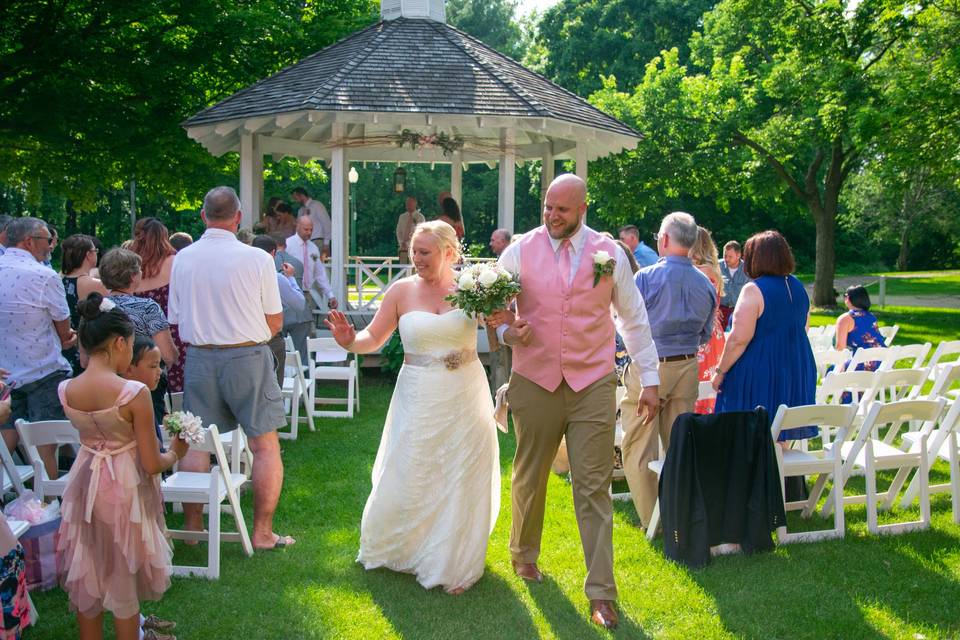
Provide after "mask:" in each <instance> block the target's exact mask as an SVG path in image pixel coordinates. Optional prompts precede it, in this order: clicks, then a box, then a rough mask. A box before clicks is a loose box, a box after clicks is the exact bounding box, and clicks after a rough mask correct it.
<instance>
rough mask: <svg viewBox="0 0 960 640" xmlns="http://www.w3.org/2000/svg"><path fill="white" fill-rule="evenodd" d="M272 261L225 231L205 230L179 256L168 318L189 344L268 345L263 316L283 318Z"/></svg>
mask: <svg viewBox="0 0 960 640" xmlns="http://www.w3.org/2000/svg"><path fill="white" fill-rule="evenodd" d="M276 274H277V270H276V267H275V266H274V264H273V258H272V257H270V254H269V253H267V252H266V251H263V250H262V249H257V248H256V247H251V246H250V245H246V244H244V243H242V242H240V241H239V240H237V237H236V236H235V235H234V234H232V233H230V232H229V231H226V230H224V229H207V230H206V231H205V232H204V233H203V235H202V236H200V239H199V240H197V241H196V242H194V243H193V244H191V245H190V246H189V247H186V248H185V249H181V250H180V251H178V252H177V256H176V257H175V258H174V260H173V270H172V271H171V273H170V299H169V303H168V306H167V311H168V312H167V317H168V318H169V320H170V324H176V325H179V331H180V338H181V339H182V340H183V341H184V342H186V343H188V344H196V345H231V344H241V343H244V342H267V341H268V340H270V338H271V337H272V336H271V334H270V328H269V327H268V326H267V320H266V318H265V317H264V316H267V315H273V314H276V313H281V312H282V311H283V307H282V305H281V303H280V290H279V288H278V286H277V275H276Z"/></svg>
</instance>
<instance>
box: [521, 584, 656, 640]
mask: <svg viewBox="0 0 960 640" xmlns="http://www.w3.org/2000/svg"><path fill="white" fill-rule="evenodd" d="M527 590H528V591H529V592H530V596H531V597H532V598H533V600H534V601H535V602H536V603H537V607H539V609H540V612H541V613H543V617H544V618H546V620H547V623H548V624H549V625H550V628H551V629H552V630H553V632H554V633H555V634H556V635H557V637H560V638H565V637H569V638H578V639H579V638H607V637H610V635H609V632H607V631H605V630H603V629H601V628H600V627H598V626H597V625H595V624H593V623H592V622H591V621H590V609H589V606H588V605H587V601H586V599H585V597H584V599H582V600H579V599H578V605H574V603H573V602H571V601H570V599H569V598H567V596H566V595H565V594H564V593H563V590H562V589H561V588H560V585H558V584H557V582H556V580H554V579H553V578H551V577H550V576H549V575H545V576H544V578H543V582H542V583H541V584H528V585H527ZM616 634H617V635H618V636H620V637H623V638H630V639H631V640H633V639H635V638H636V639H638V640H639V639H641V638H647V637H649V636H647V635H646V634H645V633H644V632H643V630H642V629H641V628H640V627H638V626H637V625H636V624H635V623H634V622H633V621H632V620H630V619H629V618H627V617H626V616H625V615H624V614H623V612H622V611H620V625H619V627H618V628H617V631H616Z"/></svg>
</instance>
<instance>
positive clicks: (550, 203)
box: [543, 173, 587, 240]
mask: <svg viewBox="0 0 960 640" xmlns="http://www.w3.org/2000/svg"><path fill="white" fill-rule="evenodd" d="M586 212H587V183H586V182H584V181H583V180H582V179H581V178H579V177H578V176H575V175H573V174H572V173H565V174H563V175H560V176H557V177H556V178H555V179H554V181H553V182H551V183H550V187H549V188H548V189H547V194H546V196H544V198H543V224H544V225H546V227H547V233H549V234H550V237H551V238H554V239H556V240H561V239H563V238H569V237H570V236H572V235H573V234H575V233H576V232H577V230H579V229H580V225H581V224H582V222H583V216H584V214H585V213H586Z"/></svg>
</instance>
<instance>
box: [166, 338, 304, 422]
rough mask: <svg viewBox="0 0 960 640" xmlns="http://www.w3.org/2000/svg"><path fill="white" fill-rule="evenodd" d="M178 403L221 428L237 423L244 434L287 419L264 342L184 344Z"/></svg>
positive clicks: (268, 349)
mask: <svg viewBox="0 0 960 640" xmlns="http://www.w3.org/2000/svg"><path fill="white" fill-rule="evenodd" d="M183 391H184V393H183V408H184V410H185V411H189V412H190V413H192V414H194V415H196V416H199V417H200V419H201V420H203V424H204V426H209V425H211V424H215V425H217V430H218V431H219V432H220V433H224V432H226V431H233V430H234V429H236V428H237V427H238V426H239V427H241V428H242V429H243V432H244V433H245V434H246V435H247V437H249V438H255V437H257V436H262V435H265V434H267V433H270V432H271V431H276V430H277V429H279V428H280V427H282V426H283V425H284V424H286V416H285V414H284V410H283V398H282V396H281V394H280V386H279V385H278V384H277V375H276V370H275V369H274V358H273V354H272V353H271V352H270V348H269V347H268V346H266V345H256V346H252V347H236V348H230V349H201V348H198V347H187V359H186V363H185V365H184V371H183Z"/></svg>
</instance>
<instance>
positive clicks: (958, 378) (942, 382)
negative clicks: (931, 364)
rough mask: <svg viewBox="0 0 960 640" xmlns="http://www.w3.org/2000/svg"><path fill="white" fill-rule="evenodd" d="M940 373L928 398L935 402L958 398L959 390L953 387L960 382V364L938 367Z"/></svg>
mask: <svg viewBox="0 0 960 640" xmlns="http://www.w3.org/2000/svg"><path fill="white" fill-rule="evenodd" d="M937 370H938V373H937V376H936V378H935V379H934V381H933V386H932V387H931V388H930V393H929V394H927V397H928V398H929V399H930V400H934V399H936V398H939V397H956V396H957V393H958V390H957V389H954V388H953V386H954V385H955V384H957V383H958V382H960V362H947V363H945V364H942V365H940V366H939V367H937Z"/></svg>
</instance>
